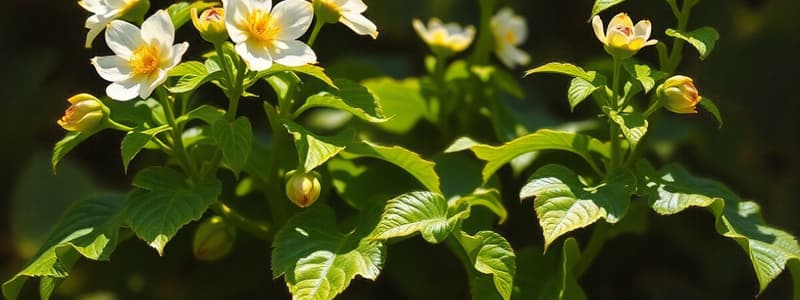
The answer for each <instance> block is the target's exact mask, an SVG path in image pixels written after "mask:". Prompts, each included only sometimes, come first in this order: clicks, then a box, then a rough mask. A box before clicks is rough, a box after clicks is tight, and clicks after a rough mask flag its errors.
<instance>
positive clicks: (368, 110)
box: [294, 79, 388, 123]
mask: <svg viewBox="0 0 800 300" xmlns="http://www.w3.org/2000/svg"><path fill="white" fill-rule="evenodd" d="M335 82H336V85H337V86H339V90H336V91H332V92H320V93H317V94H315V95H312V96H311V97H308V99H306V102H305V103H304V104H303V106H301V107H300V108H298V109H297V111H295V113H294V116H295V117H297V116H300V115H301V114H302V113H303V112H305V111H306V110H309V109H311V108H314V107H327V108H333V109H339V110H343V111H346V112H349V113H351V114H353V115H354V116H356V117H358V118H360V119H363V120H365V121H368V122H372V123H382V122H386V121H388V119H387V118H386V116H384V114H383V108H381V105H380V103H379V102H378V100H377V99H375V96H374V95H372V93H370V92H369V90H367V88H365V87H363V86H361V85H360V84H358V83H355V82H352V81H349V80H343V79H342V80H340V79H337V80H336V81H335Z"/></svg>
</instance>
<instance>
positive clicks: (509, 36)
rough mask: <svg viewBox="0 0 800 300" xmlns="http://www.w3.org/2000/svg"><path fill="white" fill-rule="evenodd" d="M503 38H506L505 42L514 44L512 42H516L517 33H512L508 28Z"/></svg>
mask: <svg viewBox="0 0 800 300" xmlns="http://www.w3.org/2000/svg"><path fill="white" fill-rule="evenodd" d="M505 40H506V43H509V44H514V43H516V42H517V34H516V33H514V31H511V30H509V31H507V32H506V35H505Z"/></svg>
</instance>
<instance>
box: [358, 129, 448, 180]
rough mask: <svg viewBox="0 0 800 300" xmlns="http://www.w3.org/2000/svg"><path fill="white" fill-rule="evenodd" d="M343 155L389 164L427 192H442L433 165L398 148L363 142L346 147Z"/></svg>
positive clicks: (414, 154) (417, 155)
mask: <svg viewBox="0 0 800 300" xmlns="http://www.w3.org/2000/svg"><path fill="white" fill-rule="evenodd" d="M343 154H346V158H347V157H349V158H358V157H372V158H377V159H380V160H383V161H386V162H389V163H391V164H393V165H395V166H398V167H400V168H402V169H403V170H405V171H406V172H408V173H409V174H411V175H412V176H414V178H416V179H417V180H419V182H420V183H422V185H423V186H425V188H427V189H428V190H429V191H431V192H434V193H441V192H442V191H441V183H440V182H439V175H437V174H436V169H435V168H434V167H435V164H434V163H433V162H430V161H427V160H425V159H423V158H422V157H421V156H419V154H417V153H414V152H412V151H409V150H406V149H404V148H401V147H399V146H394V147H385V146H380V145H376V144H373V143H370V142H367V141H364V142H361V143H356V144H352V145H350V146H348V147H347V149H345V153H343Z"/></svg>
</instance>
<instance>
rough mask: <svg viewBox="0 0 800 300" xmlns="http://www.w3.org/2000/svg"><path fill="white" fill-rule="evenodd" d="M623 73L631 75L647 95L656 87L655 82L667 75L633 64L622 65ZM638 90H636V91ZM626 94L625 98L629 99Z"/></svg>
mask: <svg viewBox="0 0 800 300" xmlns="http://www.w3.org/2000/svg"><path fill="white" fill-rule="evenodd" d="M623 66H624V67H625V71H627V72H628V74H630V75H631V77H632V78H633V79H635V80H636V81H638V82H639V83H640V84H641V86H642V89H643V90H644V92H645V93H649V92H650V90H652V89H653V88H654V87H655V86H656V81H660V80H662V79H664V78H666V77H667V74H666V73H664V72H661V71H656V70H651V69H650V66H648V65H640V64H634V63H627V62H626V63H625V64H624V65H623ZM637 90H638V89H637ZM631 96H632V95H630V94H628V95H626V97H631Z"/></svg>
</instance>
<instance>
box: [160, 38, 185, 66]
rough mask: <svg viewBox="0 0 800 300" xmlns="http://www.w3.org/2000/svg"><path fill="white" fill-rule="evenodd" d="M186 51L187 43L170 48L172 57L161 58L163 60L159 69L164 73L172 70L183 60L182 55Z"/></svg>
mask: <svg viewBox="0 0 800 300" xmlns="http://www.w3.org/2000/svg"><path fill="white" fill-rule="evenodd" d="M187 49H189V43H187V42H183V43H180V44H175V45H174V46H172V55H171V56H169V57H166V58H162V59H163V60H162V61H161V69H163V70H164V71H169V70H172V68H174V67H175V66H177V65H178V64H179V63H180V62H181V59H183V54H184V53H186V50H187Z"/></svg>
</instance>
